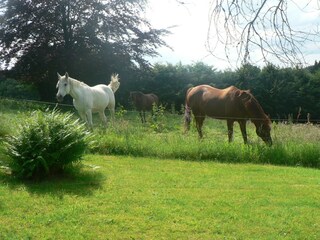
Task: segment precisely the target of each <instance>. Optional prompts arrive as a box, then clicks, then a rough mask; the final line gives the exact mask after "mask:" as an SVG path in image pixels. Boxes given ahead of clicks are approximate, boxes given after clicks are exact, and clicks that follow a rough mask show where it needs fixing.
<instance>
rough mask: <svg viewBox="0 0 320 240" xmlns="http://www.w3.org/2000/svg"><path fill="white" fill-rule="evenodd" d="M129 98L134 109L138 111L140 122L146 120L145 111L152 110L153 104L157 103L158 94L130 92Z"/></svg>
mask: <svg viewBox="0 0 320 240" xmlns="http://www.w3.org/2000/svg"><path fill="white" fill-rule="evenodd" d="M130 99H131V101H132V103H133V105H134V107H135V108H136V110H137V111H138V112H139V114H140V117H141V122H142V123H145V122H146V113H145V112H146V111H151V112H152V108H153V105H154V104H155V105H158V103H159V98H158V96H157V95H155V94H153V93H149V94H144V93H142V92H130Z"/></svg>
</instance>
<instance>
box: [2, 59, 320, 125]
mask: <svg viewBox="0 0 320 240" xmlns="http://www.w3.org/2000/svg"><path fill="white" fill-rule="evenodd" d="M69 74H70V76H72V77H75V78H77V79H79V80H81V81H84V82H87V83H89V85H95V84H98V83H103V82H108V81H109V76H106V77H103V78H102V77H101V78H96V80H94V79H90V81H88V76H84V78H81V76H79V77H77V75H76V74H73V73H69ZM119 74H120V81H121V87H120V89H119V90H118V92H117V93H116V100H117V104H118V105H121V106H123V107H125V108H126V109H130V108H131V107H132V106H131V104H130V100H129V94H130V91H142V92H144V93H150V92H153V93H155V94H157V95H158V96H159V99H160V102H161V103H162V104H163V105H164V106H165V107H166V108H167V109H169V110H175V111H177V112H179V111H180V110H181V109H182V108H183V105H184V98H185V93H186V91H187V89H188V88H189V87H192V86H196V85H199V84H209V85H211V86H214V87H217V88H225V87H228V86H230V85H234V86H237V87H238V88H241V89H250V90H251V92H252V93H253V95H254V96H255V97H256V98H257V99H258V101H259V102H260V104H261V105H262V107H263V109H264V110H265V112H266V113H267V114H268V115H270V117H271V118H272V119H281V120H287V119H289V118H291V119H292V120H293V121H294V122H295V121H301V122H304V121H307V115H308V113H309V114H310V117H311V121H317V122H319V119H320V101H319V98H320V64H319V63H317V62H316V63H315V64H314V65H313V66H310V67H308V68H279V67H276V66H274V65H271V64H269V65H267V66H265V67H263V68H259V67H256V66H253V65H249V64H248V65H244V66H242V67H240V68H239V69H237V70H225V71H217V70H216V69H215V68H214V67H212V66H210V65H207V64H205V63H202V62H198V63H195V64H191V65H183V64H176V65H172V64H155V65H154V66H153V67H151V68H150V69H149V70H145V71H133V72H132V73H129V72H124V73H123V74H122V73H121V72H120V73H119ZM17 80H19V79H17ZM48 81H49V79H48ZM51 81H55V82H56V79H54V80H51ZM29 82H32V81H29ZM35 82H36V81H35ZM14 83H15V84H17V85H19V88H16V87H15V84H14ZM23 86H24V85H23V84H21V82H19V81H16V80H13V79H11V80H10V79H7V78H6V77H5V76H4V75H2V77H0V95H1V96H7V97H13V98H21V96H24V97H25V98H29V99H30V98H34V99H39V100H46V101H48V100H49V101H55V94H56V89H55V87H54V83H51V84H48V86H50V88H47V89H46V92H47V93H49V94H48V95H46V98H45V99H44V98H43V97H41V96H42V94H41V88H38V92H37V91H35V88H36V87H35V86H36V84H34V85H33V87H30V84H27V85H25V92H23V91H21V89H23ZM12 88H14V89H20V90H19V91H16V90H14V89H12ZM26 92H27V93H26ZM39 92H40V93H39ZM67 101H70V102H71V98H70V99H69V100H67Z"/></svg>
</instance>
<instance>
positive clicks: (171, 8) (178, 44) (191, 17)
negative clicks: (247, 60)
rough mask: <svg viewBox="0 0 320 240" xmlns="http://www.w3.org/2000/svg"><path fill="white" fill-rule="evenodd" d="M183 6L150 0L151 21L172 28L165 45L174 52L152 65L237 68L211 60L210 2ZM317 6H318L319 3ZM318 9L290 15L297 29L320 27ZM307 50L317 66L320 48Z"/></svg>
mask: <svg viewBox="0 0 320 240" xmlns="http://www.w3.org/2000/svg"><path fill="white" fill-rule="evenodd" d="M183 2H185V3H186V4H184V5H181V4H179V3H178V1H177V0H161V1H160V0H149V7H148V8H147V18H148V19H149V21H150V22H151V24H152V26H153V27H155V28H167V27H171V26H172V28H171V32H172V34H171V35H170V36H168V37H166V38H165V41H166V42H167V43H168V44H169V45H170V46H171V47H172V49H173V50H170V49H168V48H161V49H159V53H160V54H161V56H160V57H157V58H154V59H152V60H151V62H153V63H155V62H160V63H167V62H168V63H173V64H176V63H178V62H182V64H192V63H194V62H197V61H203V62H205V63H207V64H209V65H212V66H213V67H215V68H217V69H220V70H223V69H226V68H229V67H234V66H235V65H233V66H230V64H229V63H228V62H227V61H224V60H220V59H217V58H215V57H213V56H211V55H210V54H209V53H208V51H207V49H206V47H205V46H206V40H207V33H208V26H209V20H208V14H209V4H210V0H185V1H183ZM259 2H260V1H259ZM311 2H312V1H311ZM313 2H314V4H317V0H314V1H313ZM316 7H317V6H312V3H311V4H309V6H308V9H307V10H306V11H305V13H304V14H302V13H301V11H300V10H299V9H298V7H296V6H293V7H292V8H291V9H290V11H289V15H290V16H291V18H292V20H293V22H294V24H295V25H296V26H298V27H300V28H301V29H303V30H305V29H308V28H310V26H311V25H312V24H313V25H314V23H318V24H320V14H319V13H320V11H315V10H314V8H316ZM290 16H289V17H290ZM292 16H294V17H292ZM305 46H306V48H305V49H303V52H304V53H305V58H306V61H307V62H308V63H309V64H313V63H314V61H315V60H318V61H319V60H320V46H319V44H314V43H308V44H306V45H305ZM216 51H220V54H218V55H220V56H223V53H224V51H223V46H221V47H219V48H218V49H217V50H216ZM261 64H263V63H261Z"/></svg>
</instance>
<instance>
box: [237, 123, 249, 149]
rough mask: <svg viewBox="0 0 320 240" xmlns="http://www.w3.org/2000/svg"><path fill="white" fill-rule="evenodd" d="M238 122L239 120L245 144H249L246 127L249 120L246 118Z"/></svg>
mask: <svg viewBox="0 0 320 240" xmlns="http://www.w3.org/2000/svg"><path fill="white" fill-rule="evenodd" d="M238 122H239V125H240V129H241V133H242V137H243V141H244V144H247V143H248V137H247V128H246V124H247V121H246V120H240V121H238Z"/></svg>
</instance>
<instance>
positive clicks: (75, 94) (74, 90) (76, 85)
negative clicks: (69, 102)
mask: <svg viewBox="0 0 320 240" xmlns="http://www.w3.org/2000/svg"><path fill="white" fill-rule="evenodd" d="M69 80H70V83H71V88H70V95H71V97H72V98H73V99H79V98H80V96H81V93H80V92H81V90H80V85H81V84H82V83H81V82H80V81H78V80H76V79H74V78H69Z"/></svg>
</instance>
